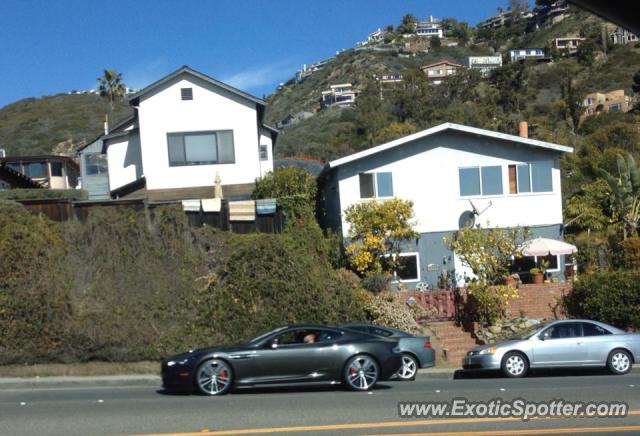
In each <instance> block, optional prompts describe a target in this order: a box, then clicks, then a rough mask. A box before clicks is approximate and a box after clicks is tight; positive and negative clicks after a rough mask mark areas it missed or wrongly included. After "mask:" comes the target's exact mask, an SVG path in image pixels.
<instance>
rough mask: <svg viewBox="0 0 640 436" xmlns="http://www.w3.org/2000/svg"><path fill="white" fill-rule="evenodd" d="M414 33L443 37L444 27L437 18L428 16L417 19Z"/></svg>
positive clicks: (430, 36) (428, 36)
mask: <svg viewBox="0 0 640 436" xmlns="http://www.w3.org/2000/svg"><path fill="white" fill-rule="evenodd" d="M416 35H418V36H423V37H427V38H433V37H436V36H437V37H438V38H440V39H442V38H444V29H443V28H442V23H441V22H440V20H439V19H437V18H433V17H432V16H429V18H428V19H426V20H419V21H418V22H417V23H416Z"/></svg>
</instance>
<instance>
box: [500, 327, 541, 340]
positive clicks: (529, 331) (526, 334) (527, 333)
mask: <svg viewBox="0 0 640 436" xmlns="http://www.w3.org/2000/svg"><path fill="white" fill-rule="evenodd" d="M546 326H547V324H534V325H532V326H530V327H527V328H526V329H524V330H522V331H520V332H518V333H514V334H513V336H511V337H510V338H509V339H529V338H530V337H532V336H534V335H535V334H537V333H538V332H539V331H540V330H542V329H543V328H545V327H546Z"/></svg>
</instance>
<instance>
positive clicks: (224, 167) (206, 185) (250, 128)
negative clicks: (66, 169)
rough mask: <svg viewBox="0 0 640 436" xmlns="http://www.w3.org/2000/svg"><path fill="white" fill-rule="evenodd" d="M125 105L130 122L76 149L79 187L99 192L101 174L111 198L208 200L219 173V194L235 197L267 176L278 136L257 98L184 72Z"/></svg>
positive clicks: (141, 93)
mask: <svg viewBox="0 0 640 436" xmlns="http://www.w3.org/2000/svg"><path fill="white" fill-rule="evenodd" d="M129 103H130V104H131V106H132V107H133V108H134V116H133V117H132V118H130V119H128V120H126V121H125V122H123V123H121V124H120V125H118V126H116V127H115V128H114V129H113V130H111V131H110V132H109V133H108V134H107V135H104V136H102V137H100V138H98V139H97V140H96V141H94V142H92V143H90V144H88V146H87V147H86V148H85V149H83V150H81V151H80V157H81V159H80V162H81V166H82V171H81V174H82V177H83V178H85V179H88V180H83V186H85V187H87V186H89V187H91V186H95V187H96V188H95V189H104V185H105V183H104V180H105V170H106V172H107V173H108V190H109V194H110V195H109V196H110V197H112V198H147V199H151V200H180V199H185V198H200V197H211V196H212V194H213V188H214V181H215V178H216V175H219V176H220V179H221V180H222V186H223V192H224V193H225V196H228V197H232V198H233V197H238V198H241V197H247V196H249V194H250V193H251V191H252V189H253V185H254V182H255V179H256V178H257V177H260V176H262V175H264V174H265V173H267V172H269V171H272V170H273V145H274V143H275V140H276V137H277V131H276V130H275V129H273V128H271V127H269V126H267V125H265V124H264V122H263V117H264V111H265V107H266V103H265V102H264V101H262V100H261V99H259V98H256V97H253V96H251V95H249V94H247V93H244V92H242V91H239V90H237V89H235V88H233V87H231V86H229V85H227V84H224V83H222V82H219V81H217V80H215V79H213V78H211V77H209V76H207V75H205V74H202V73H200V72H197V71H195V70H193V69H191V68H189V67H187V66H184V67H182V68H180V69H178V70H177V71H175V72H173V73H171V74H169V75H168V76H166V77H164V78H162V79H160V80H158V81H157V82H155V83H153V84H151V85H149V86H147V87H146V88H144V89H142V90H140V91H138V92H136V93H135V94H133V95H131V96H130V97H129ZM96 154H97V155H102V156H105V155H106V162H105V159H104V157H103V158H101V159H100V158H98V157H97V156H96ZM96 162H99V164H100V165H98V166H97V167H96V168H97V169H96V168H94V166H96ZM92 165H93V166H92ZM105 167H106V168H105ZM92 175H95V176H98V177H101V180H102V183H97V184H94V185H92V182H91V176H92ZM100 186H102V188H100ZM90 193H91V192H90ZM92 194H97V195H92V197H93V198H101V197H100V195H99V193H92ZM109 196H106V197H107V198H108V197H109Z"/></svg>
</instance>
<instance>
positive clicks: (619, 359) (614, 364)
mask: <svg viewBox="0 0 640 436" xmlns="http://www.w3.org/2000/svg"><path fill="white" fill-rule="evenodd" d="M607 366H608V367H609V370H610V371H611V372H612V373H614V374H616V375H622V374H626V373H628V372H629V371H631V356H630V355H629V353H628V352H626V351H625V350H613V351H612V352H611V354H609V358H608V359H607Z"/></svg>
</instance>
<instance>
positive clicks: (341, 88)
mask: <svg viewBox="0 0 640 436" xmlns="http://www.w3.org/2000/svg"><path fill="white" fill-rule="evenodd" d="M355 101H356V92H355V91H354V89H353V85H352V84H351V83H341V84H338V85H331V86H330V87H329V89H328V90H326V91H322V97H321V98H320V107H322V108H328V107H332V106H337V107H349V106H351V105H353V103H355Z"/></svg>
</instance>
